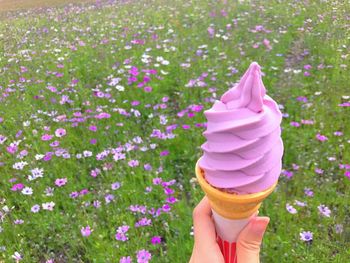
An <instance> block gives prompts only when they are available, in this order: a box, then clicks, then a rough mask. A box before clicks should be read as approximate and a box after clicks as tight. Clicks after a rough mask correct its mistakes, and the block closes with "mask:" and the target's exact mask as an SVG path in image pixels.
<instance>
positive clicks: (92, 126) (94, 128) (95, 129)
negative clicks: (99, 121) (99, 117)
mask: <svg viewBox="0 0 350 263" xmlns="http://www.w3.org/2000/svg"><path fill="white" fill-rule="evenodd" d="M89 130H90V131H93V132H95V131H97V127H96V126H95V125H91V126H90V127H89Z"/></svg>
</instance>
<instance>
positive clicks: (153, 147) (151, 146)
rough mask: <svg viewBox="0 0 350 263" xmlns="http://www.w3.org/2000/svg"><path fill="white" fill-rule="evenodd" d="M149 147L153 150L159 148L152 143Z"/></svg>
mask: <svg viewBox="0 0 350 263" xmlns="http://www.w3.org/2000/svg"><path fill="white" fill-rule="evenodd" d="M149 147H150V148H151V149H152V150H153V149H155V148H156V147H157V144H155V143H151V144H150V145H149Z"/></svg>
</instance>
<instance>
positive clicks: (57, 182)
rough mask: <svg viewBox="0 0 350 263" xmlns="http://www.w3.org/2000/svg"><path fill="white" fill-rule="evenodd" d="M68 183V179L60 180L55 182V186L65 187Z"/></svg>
mask: <svg viewBox="0 0 350 263" xmlns="http://www.w3.org/2000/svg"><path fill="white" fill-rule="evenodd" d="M66 183H67V178H58V179H56V180H55V185H56V186H58V187H61V186H64V185H65V184H66Z"/></svg>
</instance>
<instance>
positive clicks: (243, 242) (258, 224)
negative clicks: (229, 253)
mask: <svg viewBox="0 0 350 263" xmlns="http://www.w3.org/2000/svg"><path fill="white" fill-rule="evenodd" d="M269 222H270V218H268V217H254V218H253V219H251V220H250V222H249V223H248V225H247V226H246V227H245V228H244V229H243V230H242V231H241V232H240V234H239V236H238V238H237V261H238V262H245V263H258V262H259V253H260V245H261V242H262V239H263V236H264V233H265V230H266V228H267V225H268V224H269Z"/></svg>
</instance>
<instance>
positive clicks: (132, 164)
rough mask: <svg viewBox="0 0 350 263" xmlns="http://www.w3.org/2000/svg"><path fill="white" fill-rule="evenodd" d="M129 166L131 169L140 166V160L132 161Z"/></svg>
mask: <svg viewBox="0 0 350 263" xmlns="http://www.w3.org/2000/svg"><path fill="white" fill-rule="evenodd" d="M128 165H129V166H130V167H135V166H138V165H139V161H138V160H131V161H129V162H128Z"/></svg>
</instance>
